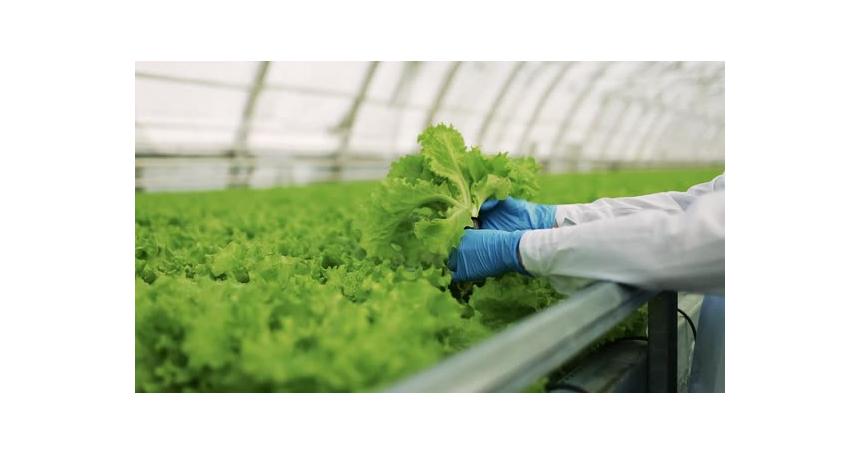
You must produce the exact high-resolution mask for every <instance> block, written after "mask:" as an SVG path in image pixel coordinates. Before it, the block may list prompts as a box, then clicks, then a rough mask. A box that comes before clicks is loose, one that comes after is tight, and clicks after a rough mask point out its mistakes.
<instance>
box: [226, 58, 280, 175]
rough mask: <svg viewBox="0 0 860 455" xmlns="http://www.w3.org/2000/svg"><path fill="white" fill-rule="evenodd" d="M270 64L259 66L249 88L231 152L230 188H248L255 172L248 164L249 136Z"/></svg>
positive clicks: (264, 63)
mask: <svg viewBox="0 0 860 455" xmlns="http://www.w3.org/2000/svg"><path fill="white" fill-rule="evenodd" d="M269 63H270V62H260V63H259V64H258V65H257V71H256V73H255V74H254V81H253V82H252V83H251V86H250V87H248V97H247V98H245V107H244V108H243V109H242V118H241V119H240V120H239V127H238V128H237V130H236V137H235V139H234V140H233V148H232V149H231V150H230V160H231V162H232V164H231V166H230V181H229V185H230V186H239V187H242V186H248V181H249V180H250V179H251V174H253V172H254V166H253V165H249V164H248V163H247V162H248V158H249V157H250V153H249V152H248V135H249V134H250V132H251V128H252V125H253V122H254V110H255V109H256V106H257V99H258V98H259V96H260V92H261V91H262V90H263V86H264V85H265V84H266V74H267V73H268V72H269Z"/></svg>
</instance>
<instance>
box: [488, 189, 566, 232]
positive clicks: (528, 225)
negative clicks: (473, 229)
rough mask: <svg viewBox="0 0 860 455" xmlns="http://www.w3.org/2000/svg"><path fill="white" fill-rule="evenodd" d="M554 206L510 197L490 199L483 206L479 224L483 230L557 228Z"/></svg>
mask: <svg viewBox="0 0 860 455" xmlns="http://www.w3.org/2000/svg"><path fill="white" fill-rule="evenodd" d="M555 210H556V207H555V206H554V205H543V204H535V203H532V202H528V201H524V200H522V199H515V198H512V197H509V198H507V199H503V200H501V201H499V200H496V199H490V200H488V201H486V202H484V203H483V204H482V205H481V210H480V212H479V213H478V222H479V223H480V228H481V229H497V230H500V231H520V230H526V229H549V228H552V227H555Z"/></svg>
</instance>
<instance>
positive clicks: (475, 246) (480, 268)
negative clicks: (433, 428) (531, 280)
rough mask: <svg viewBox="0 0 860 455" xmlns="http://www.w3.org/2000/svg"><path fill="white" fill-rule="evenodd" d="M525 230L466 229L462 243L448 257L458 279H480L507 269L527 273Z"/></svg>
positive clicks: (455, 279) (455, 277)
mask: <svg viewBox="0 0 860 455" xmlns="http://www.w3.org/2000/svg"><path fill="white" fill-rule="evenodd" d="M522 236H523V232H522V231H514V232H505V231H494V230H489V229H466V232H465V234H464V235H463V238H462V239H461V240H460V245H459V246H458V247H457V249H456V250H454V252H452V253H451V256H450V257H449V258H448V268H449V269H451V271H452V272H454V281H455V282H457V281H476V280H480V279H483V278H487V277H491V276H497V275H501V274H503V273H505V272H519V273H526V270H525V269H524V268H523V266H522V264H521V263H520V258H519V247H520V238H521V237H522Z"/></svg>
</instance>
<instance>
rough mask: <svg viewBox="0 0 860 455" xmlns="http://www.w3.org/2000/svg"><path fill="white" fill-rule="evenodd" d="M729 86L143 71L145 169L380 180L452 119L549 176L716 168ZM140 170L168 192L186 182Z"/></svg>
mask: <svg viewBox="0 0 860 455" xmlns="http://www.w3.org/2000/svg"><path fill="white" fill-rule="evenodd" d="M724 79H725V67H724V64H723V63H721V62H445V61H441V62H397V61H394V62H139V63H137V65H136V68H135V86H136V104H135V132H136V138H135V139H136V150H137V155H138V157H139V158H142V159H144V160H150V161H145V163H146V166H150V165H152V164H153V161H152V160H155V159H167V158H158V157H178V158H177V159H179V161H175V163H190V162H196V163H202V161H201V159H203V158H201V156H208V157H211V159H216V158H217V159H221V160H225V159H226V160H233V159H243V160H251V161H250V162H251V163H256V164H253V165H252V166H251V168H252V169H255V170H254V171H252V172H251V175H249V176H248V177H247V182H249V183H250V184H254V185H265V184H266V182H269V183H272V182H275V183H284V182H288V183H289V182H301V181H310V180H314V179H318V178H324V176H325V175H330V176H334V177H335V178H341V179H348V178H370V176H378V175H379V174H380V172H381V171H384V169H385V166H386V164H385V163H387V162H388V161H390V160H391V159H394V158H396V157H397V156H399V155H402V154H405V153H411V152H414V151H415V150H417V144H416V137H417V136H418V134H419V133H420V132H421V131H422V130H423V129H424V128H425V127H426V126H427V125H428V124H430V123H437V122H445V123H450V124H453V125H454V126H455V127H456V128H457V129H458V130H459V131H460V132H461V133H462V134H463V136H464V139H465V140H466V143H467V144H474V145H479V146H481V147H482V149H484V150H485V151H488V152H494V151H499V150H504V151H509V152H511V153H513V154H517V155H525V154H529V155H533V156H535V157H537V158H538V159H539V160H541V161H542V162H544V163H545V164H548V163H556V164H559V163H560V164H561V165H558V166H556V165H553V166H551V168H552V169H570V166H572V165H575V164H577V163H631V164H632V163H636V162H681V161H683V162H714V161H720V160H722V159H723V155H724V146H725V144H724V131H725V128H724V124H725V121H724V111H725V105H724V98H725V80H724ZM184 155H196V156H198V158H195V159H194V160H190V161H189V160H185V161H181V157H182V156H184ZM218 157H221V158H218ZM205 159H210V158H205ZM255 160H256V161H255ZM326 160H329V161H326ZM331 160H337V162H338V163H345V164H343V165H340V164H339V165H337V166H333V165H332V163H333V161H331ZM367 160H371V161H373V160H376V161H375V162H376V163H377V164H374V165H370V164H367V163H368V161H367ZM162 164H163V163H162ZM210 164H211V166H210V169H222V168H223V166H222V165H223V162H221V163H217V166H216V165H215V164H212V163H210ZM182 165H185V164H182ZM219 166H221V167H219ZM368 166H369V167H368ZM373 166H376V167H373ZM227 168H228V169H229V166H227ZM331 169H337V171H336V173H335V174H332V172H334V171H332V170H331ZM213 172H215V171H213ZM217 172H220V171H217ZM141 173H142V174H144V175H148V176H149V177H147V178H157V179H158V182H160V183H159V185H162V184H164V183H165V181H167V180H170V179H173V178H176V175H178V174H177V173H175V172H174V170H169V169H168V168H164V169H161V168H160V170H152V172H148V173H147V172H141ZM141 173H139V175H140V174H141ZM327 173H328V174H327ZM383 173H384V172H383ZM299 174H301V175H299ZM204 176H205V173H202V172H196V173H194V175H193V176H191V177H189V182H190V183H189V182H186V183H183V185H197V183H195V182H196V181H197V180H195V179H204ZM230 178H231V177H229V176H228V177H225V179H226V180H225V181H230ZM374 178H375V177H374ZM180 183H182V182H180ZM222 183H223V182H222ZM234 183H235V182H234ZM219 184H220V183H219ZM144 186H146V185H144ZM168 186H169V185H168ZM180 186H181V185H180Z"/></svg>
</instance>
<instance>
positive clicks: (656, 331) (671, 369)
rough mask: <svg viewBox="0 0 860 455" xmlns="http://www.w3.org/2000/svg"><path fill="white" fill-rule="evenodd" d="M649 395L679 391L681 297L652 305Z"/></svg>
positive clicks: (660, 298) (663, 296) (664, 297)
mask: <svg viewBox="0 0 860 455" xmlns="http://www.w3.org/2000/svg"><path fill="white" fill-rule="evenodd" d="M648 391H649V392H664V393H665V392H677V391H678V293H677V292H661V293H660V294H659V295H657V297H655V298H654V299H653V300H651V301H650V302H648Z"/></svg>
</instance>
